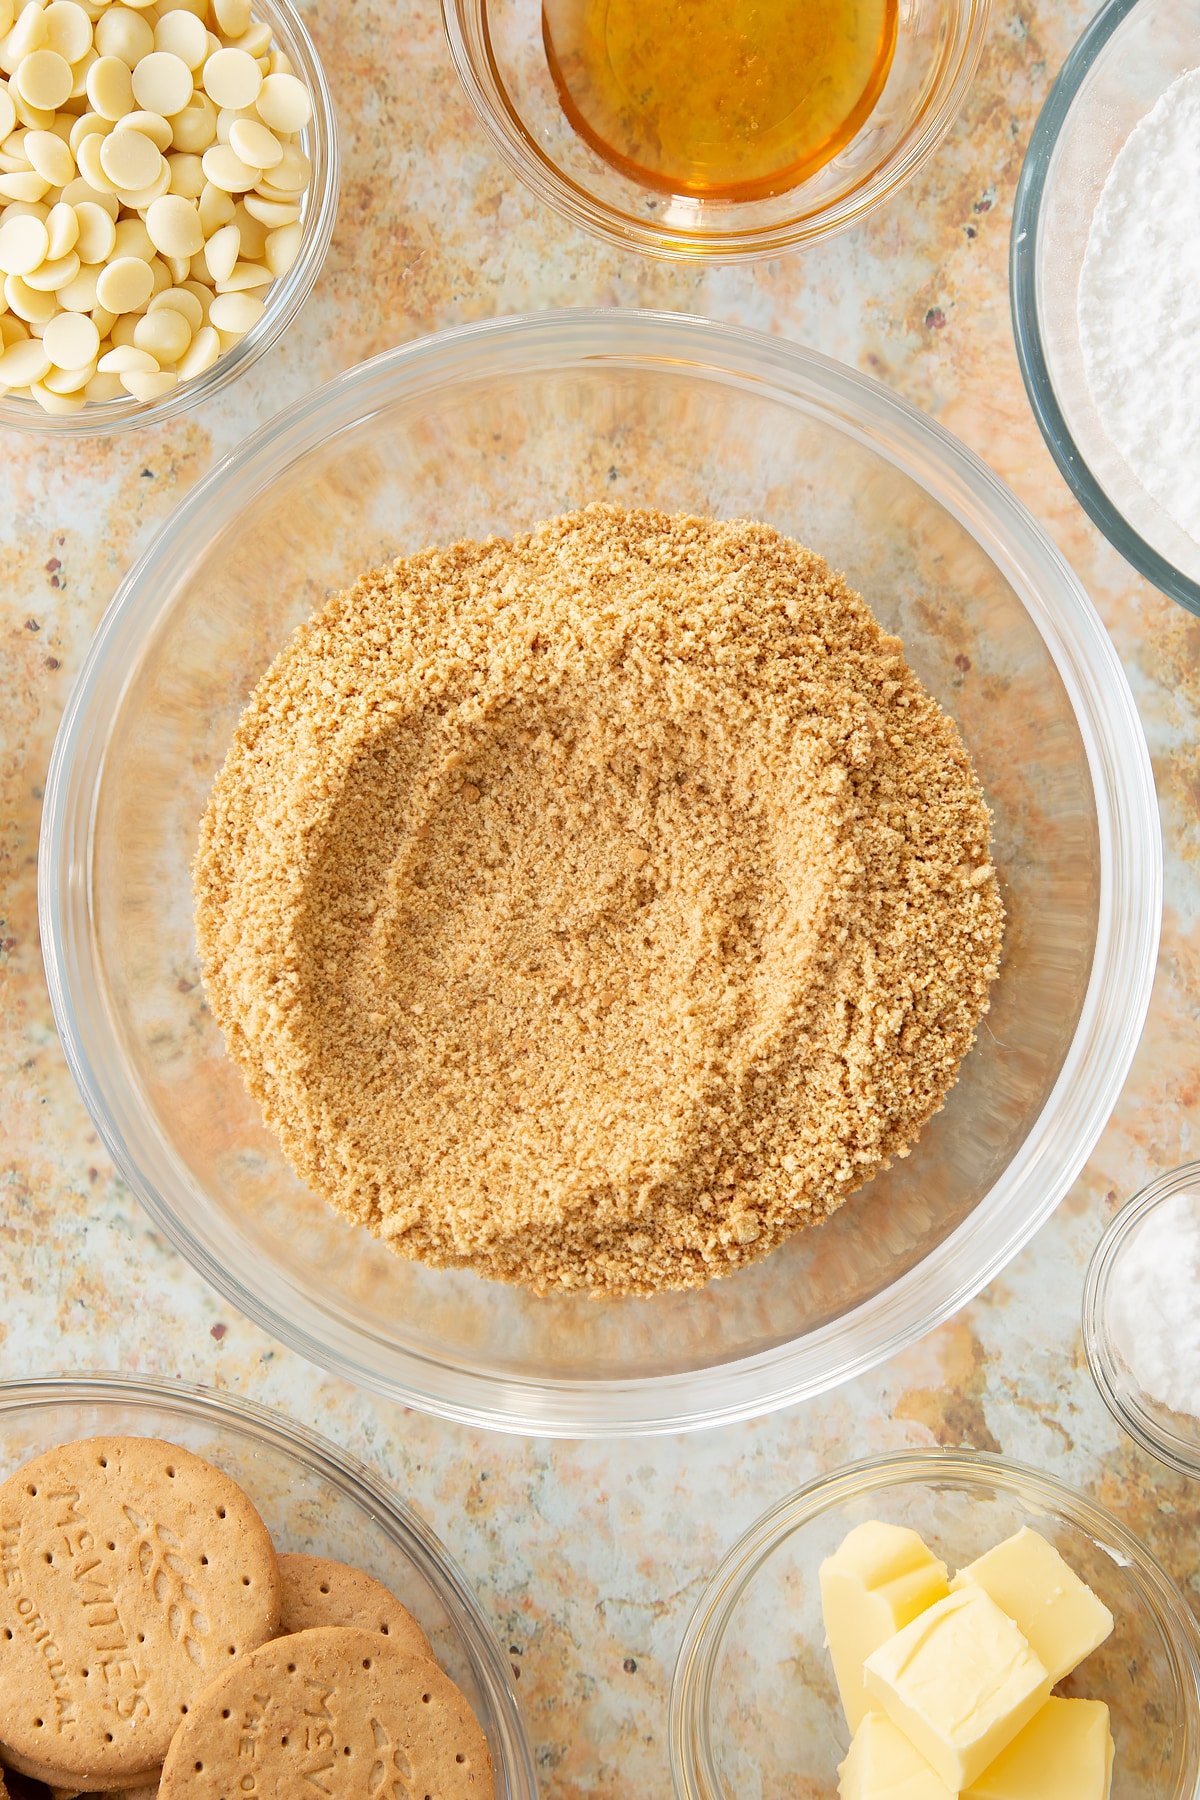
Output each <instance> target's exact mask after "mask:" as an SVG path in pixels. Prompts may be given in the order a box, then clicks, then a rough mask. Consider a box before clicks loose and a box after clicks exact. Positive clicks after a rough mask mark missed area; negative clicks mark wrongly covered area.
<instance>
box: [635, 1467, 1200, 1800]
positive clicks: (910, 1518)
mask: <svg viewBox="0 0 1200 1800" xmlns="http://www.w3.org/2000/svg"><path fill="white" fill-rule="evenodd" d="M868 1519H884V1520H886V1521H887V1522H888V1523H890V1524H895V1525H908V1526H911V1527H912V1528H913V1529H914V1530H915V1531H918V1532H919V1533H920V1534H921V1536H922V1537H923V1538H925V1540H926V1541H927V1543H928V1544H929V1545H930V1547H931V1548H932V1549H936V1551H937V1554H938V1555H939V1556H941V1557H943V1558H944V1559H945V1561H946V1562H947V1563H948V1564H949V1565H950V1567H951V1568H956V1567H957V1568H961V1567H962V1565H963V1564H964V1563H967V1562H970V1561H971V1560H972V1559H973V1558H974V1557H976V1556H978V1555H980V1554H981V1553H982V1552H983V1551H984V1550H987V1549H990V1548H991V1546H992V1545H993V1544H997V1543H1000V1542H1001V1541H1002V1540H1003V1539H1004V1538H1006V1537H1010V1536H1011V1535H1012V1533H1013V1532H1015V1531H1019V1530H1020V1528H1021V1527H1022V1526H1023V1525H1024V1526H1028V1527H1029V1528H1030V1529H1031V1530H1033V1531H1037V1532H1040V1533H1041V1535H1042V1536H1043V1537H1045V1538H1048V1539H1049V1541H1050V1542H1051V1543H1052V1544H1053V1545H1054V1546H1055V1548H1056V1549H1057V1550H1058V1551H1059V1553H1060V1555H1062V1556H1063V1557H1064V1558H1065V1559H1066V1561H1067V1562H1068V1563H1069V1564H1070V1565H1071V1567H1072V1568H1073V1569H1074V1570H1075V1571H1076V1573H1077V1574H1078V1575H1080V1576H1082V1578H1083V1579H1084V1581H1086V1582H1087V1583H1088V1585H1089V1586H1090V1587H1091V1588H1092V1589H1093V1590H1094V1591H1095V1592H1096V1593H1097V1594H1099V1596H1100V1598H1101V1599H1102V1600H1103V1601H1104V1602H1105V1604H1106V1605H1107V1606H1108V1608H1109V1610H1110V1611H1111V1612H1112V1615H1113V1618H1114V1620H1115V1626H1114V1629H1113V1633H1112V1636H1111V1637H1110V1638H1109V1639H1108V1641H1107V1643H1105V1644H1103V1645H1102V1646H1101V1647H1100V1649H1099V1650H1096V1651H1094V1652H1093V1654H1092V1655H1091V1656H1089V1657H1088V1659H1087V1661H1086V1662H1085V1663H1084V1664H1083V1665H1082V1666H1081V1667H1080V1669H1079V1671H1078V1673H1077V1674H1076V1675H1074V1676H1072V1677H1071V1678H1070V1680H1069V1681H1068V1682H1067V1684H1066V1687H1065V1689H1064V1690H1061V1691H1065V1692H1067V1693H1069V1694H1076V1695H1078V1696H1079V1697H1081V1698H1085V1699H1091V1700H1104V1701H1106V1702H1107V1704H1108V1707H1109V1709H1110V1713H1111V1718H1112V1733H1113V1738H1114V1740H1115V1742H1116V1761H1115V1763H1114V1768H1113V1787H1112V1800H1196V1797H1197V1795H1200V1635H1198V1633H1197V1628H1196V1624H1195V1621H1194V1620H1193V1618H1192V1616H1191V1613H1190V1612H1189V1610H1188V1607H1187V1604H1186V1602H1185V1601H1184V1599H1183V1596H1182V1595H1181V1594H1180V1593H1179V1591H1178V1589H1177V1588H1176V1587H1175V1586H1174V1584H1173V1583H1172V1582H1171V1580H1170V1579H1169V1577H1168V1576H1167V1575H1165V1574H1164V1573H1163V1571H1162V1569H1161V1568H1160V1567H1159V1566H1158V1564H1157V1563H1156V1562H1155V1561H1154V1558H1153V1557H1152V1556H1151V1555H1150V1554H1149V1552H1148V1551H1147V1550H1145V1549H1143V1547H1142V1546H1141V1544H1139V1543H1138V1541H1137V1539H1136V1538H1135V1537H1134V1536H1133V1535H1132V1533H1130V1532H1129V1531H1128V1530H1126V1528H1125V1526H1124V1525H1122V1524H1121V1523H1120V1521H1119V1520H1117V1519H1114V1518H1113V1517H1112V1515H1111V1514H1110V1513H1106V1512H1105V1511H1103V1510H1102V1508H1100V1507H1098V1506H1095V1505H1094V1504H1093V1503H1092V1502H1091V1501H1090V1500H1088V1499H1086V1498H1085V1497H1084V1496H1083V1495H1082V1494H1076V1493H1074V1492H1072V1490H1071V1489H1070V1488H1068V1487H1065V1486H1063V1484H1062V1483H1061V1482H1058V1481H1055V1480H1053V1479H1052V1478H1051V1477H1050V1476H1049V1475H1042V1474H1039V1473H1037V1472H1036V1471H1035V1470H1033V1469H1025V1468H1022V1467H1021V1466H1020V1465H1019V1464H1017V1463H1011V1462H1007V1461H1005V1460H1004V1459H1003V1458H1002V1457H999V1456H985V1455H981V1454H975V1453H974V1452H971V1451H961V1450H927V1451H917V1452H915V1453H908V1454H904V1453H902V1454H899V1455H893V1456H881V1457H878V1458H877V1459H875V1460H874V1461H871V1462H863V1463H856V1464H854V1465H853V1466H852V1467H850V1468H846V1469H841V1470H839V1471H838V1472H837V1473H836V1474H835V1475H831V1476H827V1477H824V1478H822V1479H821V1480H819V1481H814V1482H813V1483H811V1485H810V1486H808V1487H805V1488H801V1490H800V1491H799V1493H796V1494H792V1495H790V1496H789V1498H788V1499H786V1500H783V1501H781V1502H780V1504H779V1505H778V1506H776V1507H773V1508H772V1510H771V1511H770V1512H769V1513H767V1514H766V1515H765V1516H764V1517H763V1518H762V1519H760V1520H759V1521H758V1523H757V1524H756V1525H753V1526H752V1527H751V1529H750V1530H749V1531H748V1532H747V1534H746V1536H745V1537H744V1538H742V1540H741V1542H740V1543H738V1544H736V1545H735V1546H734V1548H733V1549H732V1550H730V1552H729V1554H728V1555H727V1556H726V1557H725V1560H724V1561H723V1562H722V1564H721V1566H720V1567H719V1568H718V1570H717V1571H716V1573H715V1575H714V1576H713V1578H712V1580H711V1581H710V1582H709V1584H708V1586H707V1587H706V1588H705V1590H704V1593H703V1594H702V1595H701V1597H700V1601H699V1604H698V1605H697V1607H696V1610H695V1612H694V1614H693V1615H692V1619H691V1622H690V1624H689V1626H688V1629H687V1632H686V1635H685V1637H684V1641H683V1646H682V1648H681V1650H680V1653H679V1661H678V1664H677V1666H676V1670H675V1679H674V1683H673V1685H672V1690H671V1725H670V1744H671V1768H672V1773H673V1775H674V1778H675V1793H676V1795H677V1797H678V1800H797V1797H798V1796H799V1795H801V1794H803V1795H804V1796H806V1800H807V1796H812V1800H817V1796H825V1795H828V1796H829V1800H833V1796H834V1795H835V1794H836V1792H837V1765H838V1763H839V1762H840V1761H841V1759H842V1758H843V1757H844V1756H845V1754H846V1748H847V1734H846V1726H845V1721H844V1719H843V1717H842V1710H841V1707H840V1705H839V1704H838V1697H837V1690H836V1688H835V1686H834V1681H833V1671H832V1668H831V1666H830V1663H829V1658H828V1653H827V1651H826V1649H825V1633H824V1626H823V1623H822V1619H821V1596H820V1592H819V1589H818V1584H817V1571H818V1569H819V1567H820V1564H821V1561H822V1559H823V1558H824V1557H826V1556H828V1555H830V1554H831V1553H832V1552H833V1551H834V1550H835V1549H836V1548H837V1546H838V1544H839V1543H840V1542H841V1540H842V1539H843V1537H845V1535H846V1533H847V1532H848V1531H850V1530H852V1529H853V1527H854V1526H855V1525H861V1524H863V1523H864V1522H865V1521H866V1520H868Z"/></svg>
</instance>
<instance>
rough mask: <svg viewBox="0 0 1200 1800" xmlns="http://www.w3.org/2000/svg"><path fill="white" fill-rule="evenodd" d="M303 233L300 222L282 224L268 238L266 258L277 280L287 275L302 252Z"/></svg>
mask: <svg viewBox="0 0 1200 1800" xmlns="http://www.w3.org/2000/svg"><path fill="white" fill-rule="evenodd" d="M302 236H303V233H302V229H301V227H300V225H299V224H294V225H282V226H280V228H279V230H278V231H273V232H272V233H271V235H270V236H269V237H268V239H267V247H266V252H265V260H266V264H267V267H268V269H270V271H271V273H272V275H273V276H274V277H275V279H276V281H278V280H279V278H280V277H281V276H283V275H286V274H287V272H288V270H289V269H290V268H291V267H292V265H293V263H294V262H295V260H296V258H297V257H298V256H299V254H300V243H301V239H302Z"/></svg>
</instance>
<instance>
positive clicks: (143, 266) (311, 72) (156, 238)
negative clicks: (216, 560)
mask: <svg viewBox="0 0 1200 1800" xmlns="http://www.w3.org/2000/svg"><path fill="white" fill-rule="evenodd" d="M10 13H11V14H12V24H11V29H10V30H9V32H8V35H7V36H6V37H5V38H4V39H3V41H2V43H0V72H2V73H0V125H4V126H5V127H6V128H7V130H6V134H5V135H4V137H3V143H2V145H0V171H2V172H0V425H6V426H11V427H14V428H17V429H20V430H24V431H34V432H49V433H66V434H72V435H76V436H89V435H97V434H104V433H107V432H110V431H119V430H123V429H125V428H127V427H129V426H146V425H154V424H158V423H160V422H161V421H162V420H164V419H167V418H170V417H172V416H174V415H175V414H176V413H179V412H182V411H184V410H185V409H186V408H188V407H190V406H193V405H196V404H198V403H199V402H200V401H202V400H205V399H207V398H208V396H209V395H211V394H213V393H215V392H216V391H217V390H218V389H219V388H222V387H224V386H225V384H226V383H227V382H229V381H232V380H234V379H235V378H236V377H237V376H238V375H240V374H241V373H242V372H243V371H244V370H246V369H248V368H249V367H250V366H251V365H252V364H253V363H254V362H256V361H257V359H258V358H259V357H260V356H262V355H263V354H264V353H265V352H266V351H267V350H269V349H270V348H271V347H272V345H273V344H275V343H276V342H277V340H278V339H279V337H280V336H281V335H282V333H283V332H285V331H286V330H287V328H288V326H289V325H290V324H291V322H292V320H293V319H294V318H295V317H296V314H297V313H298V312H299V310H300V308H301V307H302V306H303V304H304V302H305V300H306V299H307V298H308V295H309V294H310V293H311V291H312V288H313V285H314V283H315V281H316V279H317V276H318V274H319V273H320V269H321V265H322V263H323V262H324V259H325V254H326V251H327V250H328V248H329V242H330V238H331V236H332V233H333V226H334V221H335V218H336V215H337V203H338V149H337V134H336V127H335V122H334V113H333V102H332V98H331V96H330V93H329V88H328V84H327V82H326V79H325V74H324V71H323V68H322V65H321V62H320V59H319V57H318V56H317V53H316V50H315V48H314V46H313V43H312V40H311V38H310V37H309V34H308V31H307V29H306V27H305V25H304V23H303V21H302V19H301V17H300V15H299V13H298V12H297V11H296V10H295V9H294V8H293V7H292V5H291V4H290V3H289V0H263V3H262V4H260V3H259V0H254V3H253V5H251V4H250V0H211V4H208V3H207V0H168V4H166V5H156V6H151V7H143V8H140V9H135V8H133V7H127V6H122V5H115V4H103V5H97V6H93V7H91V8H90V9H89V10H85V9H84V8H83V7H80V6H77V5H75V4H74V0H51V3H50V4H47V5H42V4H41V0H25V4H24V5H23V6H19V5H18V6H16V7H14V6H13V5H12V4H9V5H8V6H7V11H6V5H5V0H0V23H3V21H4V19H5V18H6V17H8V15H9V14H10ZM35 100H36V101H38V102H40V103H41V104H36V105H35V104H33V103H32V102H33V101H35Z"/></svg>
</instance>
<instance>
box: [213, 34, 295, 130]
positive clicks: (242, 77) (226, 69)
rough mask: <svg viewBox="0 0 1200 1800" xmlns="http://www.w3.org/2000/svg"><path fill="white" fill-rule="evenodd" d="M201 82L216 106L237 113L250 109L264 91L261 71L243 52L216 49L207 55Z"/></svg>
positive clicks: (268, 121) (250, 57)
mask: <svg viewBox="0 0 1200 1800" xmlns="http://www.w3.org/2000/svg"><path fill="white" fill-rule="evenodd" d="M203 81H204V91H205V93H206V94H207V95H208V97H209V99H210V100H212V101H213V102H214V103H215V104H216V105H217V106H229V107H233V108H235V109H237V110H240V109H241V108H242V107H244V106H253V105H254V104H255V102H256V101H257V100H258V98H259V95H260V92H261V90H262V88H263V75H262V70H261V69H260V68H259V66H258V64H257V63H256V62H255V60H254V58H253V57H252V56H248V55H247V54H246V52H245V51H244V50H218V51H217V52H216V53H215V55H213V56H210V57H209V58H208V61H207V62H206V63H205V65H204V75H203ZM302 91H303V90H302ZM306 98H307V96H306ZM270 122H271V121H270V120H267V123H268V124H270Z"/></svg>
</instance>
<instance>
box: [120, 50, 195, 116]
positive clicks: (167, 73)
mask: <svg viewBox="0 0 1200 1800" xmlns="http://www.w3.org/2000/svg"><path fill="white" fill-rule="evenodd" d="M194 91H195V84H194V82H193V81H192V71H191V70H190V69H189V68H188V66H187V64H186V63H185V62H184V60H183V58H182V57H181V56H173V55H172V54H171V52H170V51H169V50H152V51H151V53H150V55H149V56H144V57H143V58H142V60H141V62H139V63H138V65H137V67H136V68H135V69H134V71H133V97H134V99H135V100H136V101H137V103H138V105H139V106H144V107H146V108H147V109H148V110H149V111H150V112H156V113H161V114H162V115H163V117H164V119H171V118H174V116H175V114H176V113H181V112H182V111H183V109H184V107H185V106H186V105H187V103H188V101H189V100H190V99H191V97H192V94H193V92H194Z"/></svg>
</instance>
